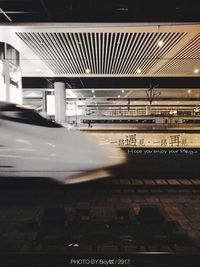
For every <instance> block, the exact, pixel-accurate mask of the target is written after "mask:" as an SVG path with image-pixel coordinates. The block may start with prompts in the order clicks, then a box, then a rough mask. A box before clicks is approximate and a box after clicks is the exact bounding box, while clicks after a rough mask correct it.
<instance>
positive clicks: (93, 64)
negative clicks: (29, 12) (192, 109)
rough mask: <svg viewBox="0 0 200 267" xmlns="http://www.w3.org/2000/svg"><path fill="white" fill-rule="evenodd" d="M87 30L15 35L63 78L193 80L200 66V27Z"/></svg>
mask: <svg viewBox="0 0 200 267" xmlns="http://www.w3.org/2000/svg"><path fill="white" fill-rule="evenodd" d="M86 26H87V25H85V27H83V26H81V25H80V26H79V27H72V26H70V25H69V26H68V27H63V26H62V27H57V28H56V29H54V27H52V29H50V28H49V27H47V28H46V30H45V27H43V28H40V27H35V29H32V28H28V27H26V28H25V29H23V30H22V31H20V30H18V31H15V33H16V35H17V36H18V37H19V38H20V39H21V40H22V41H23V42H24V43H25V44H26V45H27V46H28V47H29V48H31V49H32V51H33V52H34V53H35V54H36V55H37V56H38V57H39V58H40V59H41V60H42V61H43V62H44V63H45V64H46V65H47V66H48V67H49V68H50V70H51V71H53V73H54V74H55V75H58V76H62V75H65V76H80V77H81V76H86V77H87V76H108V77H109V76H111V77H112V76H125V77H126V76H136V77H137V76H192V75H194V73H193V69H194V68H200V48H199V47H200V45H199V44H200V26H199V25H171V26H170V25H167V26H159V25H153V26H132V27H130V26H120V25H119V26H115V27H112V26H110V27H109V25H106V26H105V25H104V27H100V26H98V25H97V24H95V25H94V26H93V27H86ZM38 29H39V30H38ZM180 60H181V62H183V63H184V65H186V67H183V64H179V62H180Z"/></svg>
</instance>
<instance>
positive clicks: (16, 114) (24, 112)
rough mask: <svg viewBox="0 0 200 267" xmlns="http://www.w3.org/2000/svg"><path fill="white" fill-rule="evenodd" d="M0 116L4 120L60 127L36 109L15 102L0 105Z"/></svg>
mask: <svg viewBox="0 0 200 267" xmlns="http://www.w3.org/2000/svg"><path fill="white" fill-rule="evenodd" d="M0 117H1V119H4V120H9V121H14V122H20V123H24V124H31V125H37V126H43V127H51V128H60V127H63V126H62V125H60V124H58V123H56V122H53V121H51V120H48V119H46V118H44V117H42V116H41V115H40V114H39V113H38V112H37V111H35V110H33V109H27V108H24V107H21V106H18V105H15V104H4V105H0Z"/></svg>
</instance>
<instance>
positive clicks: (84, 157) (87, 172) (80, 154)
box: [64, 133, 126, 183]
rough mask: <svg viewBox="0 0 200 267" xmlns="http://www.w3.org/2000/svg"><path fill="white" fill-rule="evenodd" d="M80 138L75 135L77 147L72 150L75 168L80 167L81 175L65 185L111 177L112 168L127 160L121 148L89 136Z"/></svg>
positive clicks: (70, 179)
mask: <svg viewBox="0 0 200 267" xmlns="http://www.w3.org/2000/svg"><path fill="white" fill-rule="evenodd" d="M78 136H79V135H78ZM78 136H76V134H75V135H74V133H73V137H72V138H73V139H74V141H75V140H76V145H74V147H73V149H72V153H71V161H74V168H75V166H76V168H77V167H78V169H79V173H77V174H75V175H72V177H68V178H67V179H65V181H64V182H65V183H79V182H85V181H90V180H96V179H100V178H105V177H109V176H111V175H112V167H114V166H116V165H119V164H122V163H124V161H125V160H126V156H125V154H124V152H123V151H122V150H121V149H120V148H115V147H113V146H112V145H111V144H109V143H108V142H105V141H100V140H98V139H96V140H93V139H92V140H91V138H89V137H88V136H85V137H84V136H83V135H81V137H82V138H81V139H80V138H76V137H78ZM81 140H82V141H81ZM83 140H84V142H83Z"/></svg>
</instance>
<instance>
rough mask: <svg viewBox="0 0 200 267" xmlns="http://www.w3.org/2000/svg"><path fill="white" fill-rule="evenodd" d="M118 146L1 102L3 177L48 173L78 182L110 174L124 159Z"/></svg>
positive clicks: (0, 161)
mask: <svg viewBox="0 0 200 267" xmlns="http://www.w3.org/2000/svg"><path fill="white" fill-rule="evenodd" d="M124 160H125V156H124V153H123V152H122V151H121V150H120V149H119V148H113V147H112V146H111V145H110V144H108V143H105V142H100V141H97V140H90V139H88V137H86V136H85V135H84V134H82V133H79V132H75V131H70V130H67V129H66V128H65V127H63V126H61V125H60V124H57V123H55V122H53V121H50V120H47V119H46V118H44V117H42V116H41V115H40V114H39V113H38V112H36V111H35V110H33V109H27V108H24V107H22V106H19V105H15V104H11V103H6V102H0V177H4V178H5V177H26V178H30V177H41V178H43V177H45V178H52V179H54V180H56V181H60V182H63V183H78V182H82V181H88V180H93V179H98V178H102V177H107V176H110V175H111V173H112V167H114V166H117V165H120V164H122V163H123V162H124Z"/></svg>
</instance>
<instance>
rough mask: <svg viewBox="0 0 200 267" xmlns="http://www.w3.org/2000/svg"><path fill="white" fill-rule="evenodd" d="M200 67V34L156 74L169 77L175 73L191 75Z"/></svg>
mask: <svg viewBox="0 0 200 267" xmlns="http://www.w3.org/2000/svg"><path fill="white" fill-rule="evenodd" d="M199 67H200V34H198V35H197V36H195V37H194V38H193V39H192V40H191V41H190V42H189V43H188V44H187V45H185V46H184V47H183V48H182V49H181V50H180V51H179V52H178V53H176V55H175V56H174V58H173V59H170V60H169V61H168V62H167V63H166V64H165V65H164V66H163V67H161V68H160V69H159V70H158V71H157V72H156V73H158V74H163V75H168V74H173V73H185V74H187V73H191V72H193V70H194V69H195V68H199Z"/></svg>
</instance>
